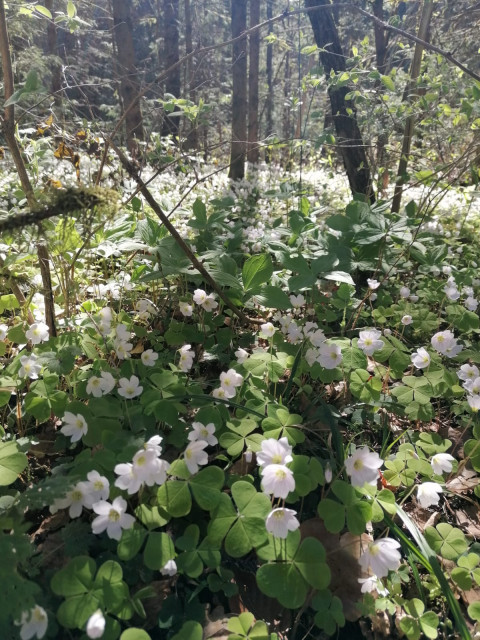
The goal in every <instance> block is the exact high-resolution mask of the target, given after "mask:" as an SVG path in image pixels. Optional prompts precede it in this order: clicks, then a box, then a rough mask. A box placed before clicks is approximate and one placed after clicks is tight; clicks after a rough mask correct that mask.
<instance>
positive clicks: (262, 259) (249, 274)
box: [242, 253, 273, 291]
mask: <svg viewBox="0 0 480 640" xmlns="http://www.w3.org/2000/svg"><path fill="white" fill-rule="evenodd" d="M272 275H273V264H272V259H271V258H270V255H269V254H267V253H261V254H259V255H256V256H252V257H251V258H248V260H247V261H246V262H245V264H244V265H243V269H242V279H243V288H244V289H245V291H249V290H250V289H253V288H254V287H258V286H260V285H262V284H264V283H266V282H268V281H269V280H270V278H271V277H272Z"/></svg>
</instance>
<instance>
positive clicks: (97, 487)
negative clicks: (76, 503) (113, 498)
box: [77, 471, 110, 509]
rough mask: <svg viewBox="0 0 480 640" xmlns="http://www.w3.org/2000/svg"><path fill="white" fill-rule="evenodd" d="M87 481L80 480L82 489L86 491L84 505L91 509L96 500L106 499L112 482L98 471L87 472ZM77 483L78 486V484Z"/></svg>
mask: <svg viewBox="0 0 480 640" xmlns="http://www.w3.org/2000/svg"><path fill="white" fill-rule="evenodd" d="M87 480H88V481H87V482H79V483H78V485H80V489H81V490H82V491H83V493H84V505H85V507H87V509H91V508H92V505H93V503H94V502H98V501H99V500H106V499H107V498H108V495H109V493H110V484H109V482H108V480H107V478H106V477H105V476H101V475H100V474H99V473H98V471H89V472H88V473H87ZM78 485H77V486H78Z"/></svg>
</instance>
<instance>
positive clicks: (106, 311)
mask: <svg viewBox="0 0 480 640" xmlns="http://www.w3.org/2000/svg"><path fill="white" fill-rule="evenodd" d="M98 315H99V316H100V319H101V320H102V322H108V323H111V322H112V320H113V310H112V309H111V308H110V307H103V309H100V311H99V312H98Z"/></svg>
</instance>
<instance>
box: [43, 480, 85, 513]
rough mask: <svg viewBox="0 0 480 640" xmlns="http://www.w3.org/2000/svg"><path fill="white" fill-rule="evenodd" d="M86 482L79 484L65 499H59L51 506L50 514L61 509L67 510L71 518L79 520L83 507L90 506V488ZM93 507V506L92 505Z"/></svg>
mask: <svg viewBox="0 0 480 640" xmlns="http://www.w3.org/2000/svg"><path fill="white" fill-rule="evenodd" d="M85 484H86V483H85V482H77V484H76V485H75V486H74V487H73V489H71V490H70V491H68V492H67V495H66V496H65V498H58V499H57V500H55V501H54V503H53V504H52V505H51V506H50V513H57V511H58V510H59V509H67V508H68V515H69V516H70V518H72V519H73V518H78V517H79V516H81V515H82V510H83V507H84V506H85V507H87V508H88V507H89V505H88V488H87V487H86V486H85ZM90 506H91V505H90Z"/></svg>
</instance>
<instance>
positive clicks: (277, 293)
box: [255, 284, 292, 311]
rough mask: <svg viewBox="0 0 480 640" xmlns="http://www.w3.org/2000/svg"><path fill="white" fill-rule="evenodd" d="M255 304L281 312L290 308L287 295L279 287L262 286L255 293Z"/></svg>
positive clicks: (290, 304)
mask: <svg viewBox="0 0 480 640" xmlns="http://www.w3.org/2000/svg"><path fill="white" fill-rule="evenodd" d="M255 302H257V303H258V304H261V305H263V306H264V307H268V308H269V309H280V310H281V311H285V310H286V309H290V308H291V307H292V303H291V302H290V298H289V297H288V296H287V294H286V293H285V292H284V291H283V290H282V289H281V288H280V287H274V286H273V285H270V284H267V285H264V286H263V287H262V288H261V289H260V291H259V292H258V293H255Z"/></svg>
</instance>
